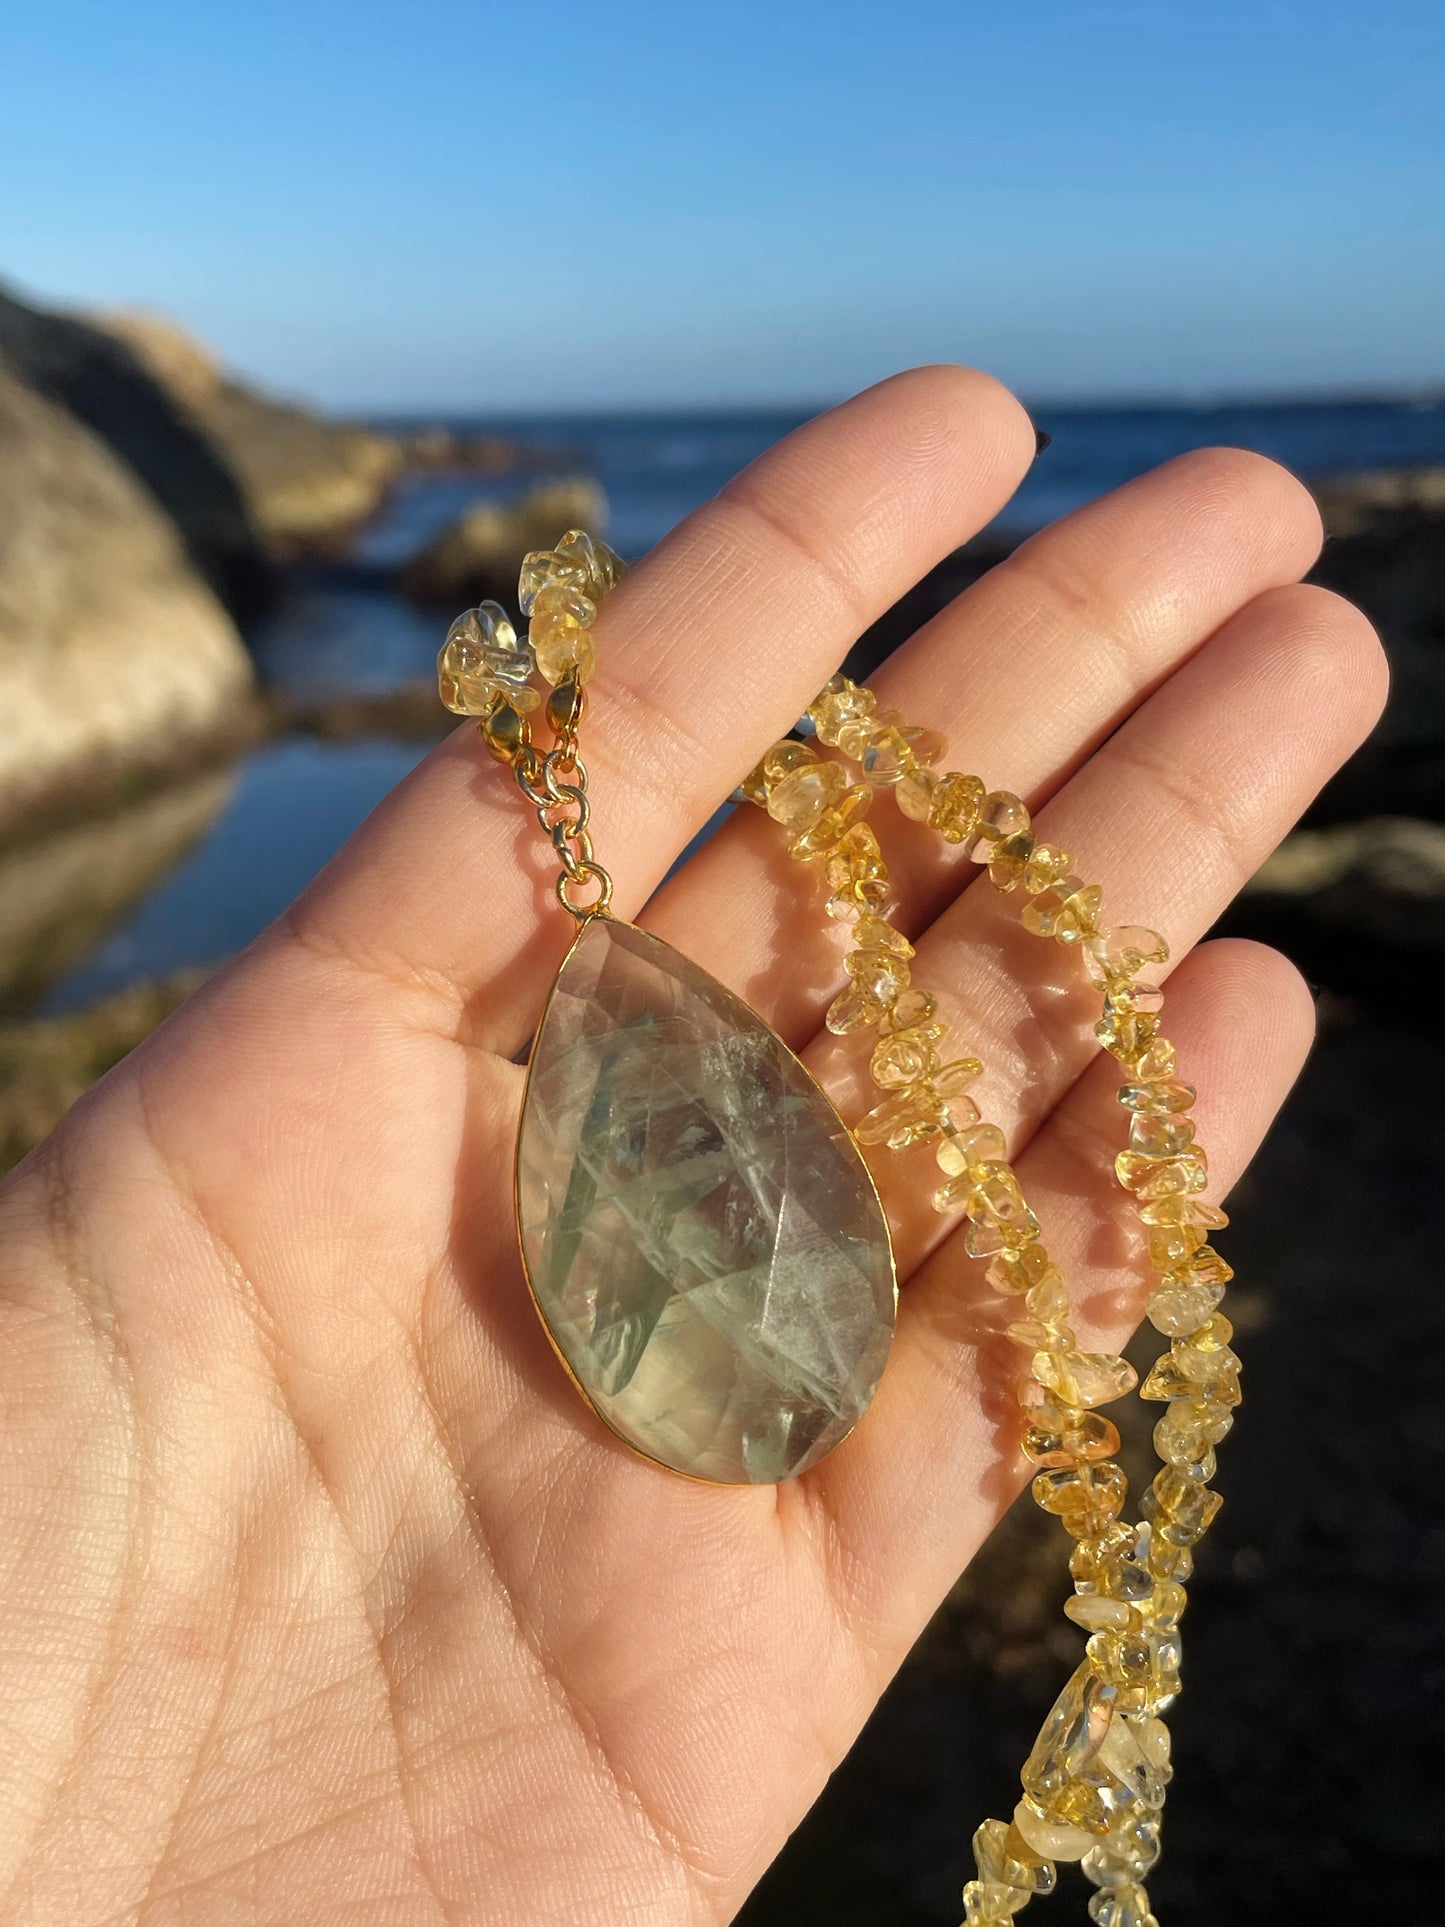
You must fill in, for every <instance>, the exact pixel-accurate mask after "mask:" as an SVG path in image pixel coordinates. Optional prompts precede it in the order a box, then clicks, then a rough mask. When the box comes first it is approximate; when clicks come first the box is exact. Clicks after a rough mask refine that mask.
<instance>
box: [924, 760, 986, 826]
mask: <svg viewBox="0 0 1445 1927" xmlns="http://www.w3.org/2000/svg"><path fill="white" fill-rule="evenodd" d="M983 800H984V787H983V784H982V783H981V782H980V781H979V779H978V777H976V776H966V775H964V774H963V773H962V772H961V771H959V770H950V771H949V773H948V774H947V775H946V776H940V777H939V779H938V781H937V783H936V784H935V785H934V788H933V794H932V800H931V801H930V804H929V809H928V821H929V823H930V824H931V825H932V827H933V828H934V829H935V830H937V831H938V833H939V835H940V836H941V837H942V838H943V840H944V842H945V843H962V842H964V841H965V840H966V839H967V838H968V837H971V836H972V835H973V833H974V831H975V830H976V829H977V828H978V819H979V811H980V810H981V809H982V807H983Z"/></svg>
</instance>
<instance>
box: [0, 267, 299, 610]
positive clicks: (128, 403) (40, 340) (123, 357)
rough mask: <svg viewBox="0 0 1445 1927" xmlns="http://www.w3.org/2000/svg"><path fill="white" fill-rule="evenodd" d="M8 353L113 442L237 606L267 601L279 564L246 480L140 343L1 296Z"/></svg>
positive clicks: (2, 345) (27, 375) (43, 390)
mask: <svg viewBox="0 0 1445 1927" xmlns="http://www.w3.org/2000/svg"><path fill="white" fill-rule="evenodd" d="M0 355H3V356H4V358H5V359H6V361H7V362H8V364H9V367H10V370H11V373H12V375H14V376H18V377H19V379H20V380H22V381H23V382H25V383H26V384H27V385H28V386H29V387H30V388H32V389H34V390H35V392H36V393H37V394H39V395H42V396H44V397H45V398H46V400H48V401H50V402H53V403H55V404H57V405H58V406H59V407H61V408H64V409H65V410H67V411H68V412H69V413H70V414H71V415H72V416H74V417H75V419H76V420H77V421H79V422H81V423H83V424H84V425H85V427H86V428H88V429H90V430H91V431H92V433H93V434H95V435H96V436H98V437H99V438H100V440H101V441H102V442H104V443H106V444H107V446H108V447H109V448H110V449H111V450H112V452H113V453H114V454H115V455H116V456H117V457H118V458H119V460H120V461H122V462H123V463H124V464H125V465H126V467H127V468H128V469H129V470H130V471H131V473H132V474H133V475H134V476H135V477H136V478H137V479H138V480H139V481H140V482H141V483H142V484H143V485H144V487H145V488H146V489H147V490H148V491H149V493H150V495H151V496H152V498H153V499H154V501H155V502H156V503H157V504H158V505H159V507H160V508H161V509H162V510H163V511H164V513H165V514H166V515H167V516H169V517H170V519H171V521H172V522H173V523H174V525H175V526H176V528H177V529H178V530H179V531H180V534H181V539H182V540H183V541H184V543H185V546H186V549H187V552H188V553H189V555H190V558H191V561H192V562H193V563H194V565H195V567H196V568H197V569H198V570H199V571H200V572H201V574H202V575H203V576H204V577H205V578H206V580H207V582H209V583H210V585H211V587H212V588H213V589H214V590H215V591H216V593H217V594H218V595H219V596H220V597H221V599H222V601H224V602H225V603H226V604H227V606H228V607H229V608H232V609H235V610H237V611H239V612H246V611H248V610H251V609H254V608H257V607H259V606H260V605H261V604H262V603H263V602H264V601H265V599H266V597H267V595H268V593H269V588H270V582H271V571H270V565H269V563H268V560H267V557H266V553H265V549H264V547H263V544H262V541H261V538H260V536H259V535H258V532H257V529H256V525H255V523H254V521H253V519H252V515H251V512H250V508H249V505H248V503H247V501H246V498H245V495H244V493H243V491H242V489H241V487H240V485H239V483H238V482H237V480H236V477H235V476H234V475H233V474H232V472H231V469H230V467H229V465H228V463H227V461H226V460H225V458H224V457H223V456H222V454H221V453H220V452H219V451H218V450H217V448H216V447H215V446H214V444H213V443H212V441H211V440H210V439H209V437H208V436H207V435H206V433H205V432H204V431H203V429H202V428H201V427H200V426H199V425H198V424H197V423H196V422H195V421H194V420H192V419H191V418H190V416H189V415H188V414H187V412H186V410H185V408H184V407H183V406H182V404H181V403H180V402H179V401H178V400H177V399H176V398H175V397H173V396H172V395H170V394H169V393H167V391H166V390H165V389H164V388H163V387H162V386H161V385H160V384H159V383H158V382H157V381H156V380H155V378H154V376H153V375H152V374H151V373H150V371H149V370H148V369H147V368H146V367H145V366H144V365H143V364H142V362H141V361H140V359H139V358H138V356H137V355H136V353H135V352H134V350H133V349H132V348H131V347H130V346H128V345H127V344H126V343H125V342H123V341H121V340H120V339H118V338H117V337H116V336H114V335H112V334H109V333H107V332H106V330H104V329H103V328H99V327H96V326H95V325H94V324H93V323H91V322H89V321H84V320H81V319H80V318H78V317H77V316H74V315H67V314H51V313H46V312H43V311H41V310H40V309H37V308H32V307H28V306H26V305H25V304H24V303H23V302H20V301H17V300H15V299H14V298H13V297H12V296H11V295H8V294H6V293H5V292H4V291H3V290H0ZM93 587H99V582H98V579H96V580H95V582H94V583H93Z"/></svg>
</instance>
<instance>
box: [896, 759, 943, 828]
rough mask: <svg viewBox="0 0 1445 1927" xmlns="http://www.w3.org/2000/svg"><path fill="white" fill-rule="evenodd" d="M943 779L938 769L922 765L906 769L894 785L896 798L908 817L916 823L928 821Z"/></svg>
mask: <svg viewBox="0 0 1445 1927" xmlns="http://www.w3.org/2000/svg"><path fill="white" fill-rule="evenodd" d="M941 780H942V779H941V778H940V777H939V775H938V772H937V771H936V770H932V769H927V768H925V767H923V766H922V765H919V766H918V767H916V768H914V769H910V770H906V771H905V772H904V774H903V775H902V776H900V777H899V779H898V781H897V783H896V784H895V785H894V789H893V796H894V800H895V801H896V802H897V804H898V807H899V809H900V810H902V812H903V814H904V815H905V816H906V817H909V818H910V819H911V820H912V821H913V822H915V823H926V822H927V821H928V815H929V811H930V810H931V809H932V808H933V798H934V794H935V792H936V791H937V789H938V785H939V783H940V781H941Z"/></svg>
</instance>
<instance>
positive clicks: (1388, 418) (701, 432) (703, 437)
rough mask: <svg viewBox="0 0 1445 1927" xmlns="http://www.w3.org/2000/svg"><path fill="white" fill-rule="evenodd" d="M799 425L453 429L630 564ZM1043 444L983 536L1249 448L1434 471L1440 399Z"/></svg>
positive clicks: (1443, 414) (1106, 421) (1199, 418)
mask: <svg viewBox="0 0 1445 1927" xmlns="http://www.w3.org/2000/svg"><path fill="white" fill-rule="evenodd" d="M812 412H813V411H811V410H804V409H793V410H786V409H779V410H769V411H759V412H756V413H752V412H749V413H731V414H659V415H615V416H609V415H593V416H580V415H573V416H562V415H549V416H517V417H515V418H506V417H492V418H488V419H486V420H480V419H475V418H466V417H460V418H458V419H457V420H456V421H455V422H454V423H453V424H452V425H453V426H454V427H456V428H459V429H462V430H468V429H470V430H481V429H487V430H491V431H494V432H496V433H498V434H501V435H507V436H510V437H511V438H513V439H514V440H516V441H519V442H521V443H523V444H524V445H525V446H527V447H528V448H530V449H532V450H534V451H537V452H539V453H542V454H544V455H545V454H550V455H551V456H552V457H553V459H554V462H555V465H556V466H558V467H561V468H566V467H567V466H569V464H570V459H571V458H575V459H576V460H577V461H580V463H581V465H582V466H584V467H585V468H587V469H588V471H589V472H590V473H592V474H595V475H596V476H598V477H599V479H600V480H601V482H602V484H603V486H604V488H605V489H606V491H607V495H608V500H609V502H610V504H611V529H610V536H609V539H610V540H611V542H612V544H613V546H614V547H615V548H617V549H619V550H620V551H621V552H622V553H623V554H624V555H630V556H635V555H641V554H643V553H645V552H646V550H648V549H650V548H651V547H652V545H653V544H654V543H655V542H657V541H659V540H660V539H661V538H662V536H664V535H665V534H666V533H667V531H668V530H669V529H670V528H672V527H673V526H674V525H675V524H676V523H678V522H679V521H681V519H682V517H683V516H684V515H686V514H688V513H689V512H690V511H691V510H692V509H695V508H697V507H699V506H700V505H701V504H702V503H703V502H705V501H706V500H707V499H708V497H709V496H711V495H713V494H715V493H716V492H717V490H718V489H719V488H721V487H722V485H723V483H724V482H725V481H727V480H728V478H729V477H730V476H732V475H735V474H736V473H737V471H738V470H739V469H740V468H743V467H745V466H746V465H747V463H749V462H750V461H752V460H754V459H755V457H757V456H758V455H761V454H762V452H763V451H764V449H766V448H769V447H771V446H772V444H773V443H774V442H775V441H777V440H778V439H779V437H780V436H782V435H785V434H787V433H788V431H789V430H790V429H793V428H796V427H797V426H798V425H799V423H800V422H803V421H806V420H807V419H808V416H809V414H810V413H812ZM1030 412H1031V413H1032V415H1033V418H1034V420H1035V422H1036V423H1037V425H1038V426H1039V427H1040V428H1041V429H1044V430H1045V431H1046V432H1047V433H1048V434H1049V435H1050V436H1051V437H1052V438H1053V439H1052V443H1051V446H1050V447H1049V448H1047V449H1046V450H1045V451H1044V453H1043V454H1042V455H1041V456H1040V458H1039V460H1038V461H1037V462H1036V463H1035V464H1034V467H1033V469H1032V471H1031V472H1030V474H1029V475H1028V477H1027V479H1026V480H1025V482H1024V484H1023V486H1022V488H1021V489H1020V490H1019V492H1018V494H1017V495H1016V496H1015V497H1014V499H1013V501H1012V502H1011V503H1010V504H1009V506H1008V507H1007V508H1006V509H1005V510H1004V512H1003V514H1002V515H1000V516H999V518H998V522H997V524H996V526H998V527H1000V528H1007V529H1008V530H1010V531H1018V532H1027V531H1030V530H1033V529H1036V528H1041V527H1042V526H1043V524H1044V523H1045V522H1050V521H1052V520H1053V518H1054V517H1055V516H1057V515H1063V514H1065V513H1066V512H1067V511H1068V510H1069V509H1073V508H1077V507H1079V505H1080V504H1081V503H1083V502H1086V501H1088V500H1090V499H1091V498H1092V497H1093V496H1095V495H1101V494H1103V492H1104V491H1105V490H1106V489H1110V488H1116V487H1117V486H1118V485H1119V483H1121V482H1126V481H1128V480H1129V479H1130V478H1131V477H1132V476H1135V475H1142V474H1143V472H1144V471H1145V469H1148V468H1153V467H1154V466H1155V464H1156V463H1158V462H1163V461H1167V460H1168V459H1169V457H1170V456H1172V455H1180V454H1183V453H1184V451H1185V450H1186V449H1190V448H1203V447H1207V446H1208V445H1210V444H1211V443H1228V444H1231V445H1234V446H1238V447H1241V448H1252V449H1256V450H1258V451H1259V453H1260V454H1263V455H1269V456H1271V457H1273V459H1274V460H1275V461H1278V462H1283V463H1284V465H1285V466H1286V467H1287V468H1291V469H1294V470H1295V471H1296V472H1297V473H1299V474H1301V475H1304V476H1307V477H1318V476H1322V475H1328V474H1332V473H1335V472H1337V471H1339V470H1343V469H1356V468H1383V467H1391V466H1394V465H1396V464H1403V463H1414V462H1439V461H1445V395H1442V396H1439V397H1435V398H1431V399H1420V400H1418V401H1356V402H1347V401H1320V402H1291V403H1257V402H1251V403H1239V402H1236V403H1226V402H1218V403H1200V404H1198V405H1197V406H1183V405H1175V406H1173V407H1143V406H1140V407H1132V408H1080V407H1066V406H1049V405H1047V404H1042V403H1040V404H1036V405H1034V406H1033V407H1032V408H1031V410H1030Z"/></svg>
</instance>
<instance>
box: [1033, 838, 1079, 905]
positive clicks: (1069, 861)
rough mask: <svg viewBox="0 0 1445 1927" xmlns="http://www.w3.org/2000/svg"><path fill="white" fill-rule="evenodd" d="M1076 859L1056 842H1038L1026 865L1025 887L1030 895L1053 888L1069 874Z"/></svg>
mask: <svg viewBox="0 0 1445 1927" xmlns="http://www.w3.org/2000/svg"><path fill="white" fill-rule="evenodd" d="M1073 867H1074V859H1073V857H1072V856H1071V855H1070V853H1069V852H1068V851H1067V850H1063V849H1060V848H1059V846H1058V845H1057V844H1056V843H1036V844H1035V845H1034V847H1033V850H1032V851H1031V853H1030V855H1029V859H1028V861H1027V862H1026V863H1025V865H1024V888H1025V889H1026V890H1027V891H1028V893H1029V895H1030V896H1037V895H1038V893H1039V891H1040V890H1051V889H1052V888H1053V887H1054V885H1055V884H1056V883H1057V882H1058V881H1059V879H1060V878H1061V877H1066V876H1068V874H1069V872H1070V871H1071V870H1072V869H1073Z"/></svg>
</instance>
